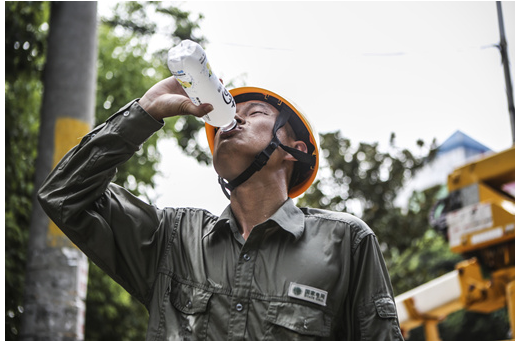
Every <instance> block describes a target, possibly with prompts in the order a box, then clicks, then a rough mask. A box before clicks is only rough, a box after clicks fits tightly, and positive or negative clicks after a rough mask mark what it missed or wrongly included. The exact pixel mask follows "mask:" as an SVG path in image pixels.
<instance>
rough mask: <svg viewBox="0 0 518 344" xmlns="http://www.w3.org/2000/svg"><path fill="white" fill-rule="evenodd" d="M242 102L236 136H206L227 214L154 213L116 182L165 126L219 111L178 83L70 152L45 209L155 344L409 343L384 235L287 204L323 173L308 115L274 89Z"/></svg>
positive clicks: (154, 91) (122, 113)
mask: <svg viewBox="0 0 518 344" xmlns="http://www.w3.org/2000/svg"><path fill="white" fill-rule="evenodd" d="M231 93H232V95H233V96H234V99H235V100H236V103H237V113H236V120H237V126H236V127H235V128H234V129H233V130H230V131H226V132H223V131H221V130H217V129H216V128H212V127H210V126H207V137H208V140H209V145H210V147H211V150H212V151H213V156H214V167H215V170H216V172H217V173H218V175H219V176H220V183H221V185H222V188H223V190H224V191H225V193H227V194H228V197H229V198H230V205H229V206H228V207H227V208H226V209H225V211H224V212H223V214H222V215H221V216H219V217H217V216H214V215H212V214H210V213H209V212H207V211H205V210H201V209H193V208H178V209H172V208H166V209H157V208H155V207H153V206H151V205H148V204H145V203H144V202H142V201H140V200H139V199H138V198H136V197H134V196H132V195H131V194H130V193H128V192H127V191H126V190H124V189H123V188H121V187H119V186H116V185H114V184H111V183H110V180H111V179H112V177H113V175H114V174H115V171H116V167H117V166H118V165H120V164H121V163H123V162H125V161H126V160H127V159H129V158H130V157H131V156H132V154H133V153H134V152H135V151H137V150H138V149H139V147H140V146H141V145H142V143H143V142H144V141H145V140H146V139H147V138H149V137H150V136H151V135H152V134H153V133H154V132H155V131H157V130H158V129H160V128H161V127H162V125H163V121H162V119H163V118H165V117H168V116H182V115H189V114H191V115H194V116H197V117H202V116H203V115H205V114H207V113H208V112H210V111H211V110H212V107H211V105H210V104H202V105H200V106H199V107H197V106H195V105H194V104H192V103H191V101H190V100H189V98H187V97H186V94H185V92H184V91H183V89H182V87H181V86H180V85H179V84H178V82H176V80H175V79H173V78H169V79H166V80H163V81H161V82H159V83H158V84H156V85H155V86H153V87H152V88H151V89H150V90H149V91H148V92H147V93H146V94H145V95H144V96H143V97H142V99H140V100H138V101H134V102H131V103H129V104H128V105H126V106H125V107H123V108H122V109H121V110H119V112H117V113H116V114H115V115H113V116H112V117H111V118H109V119H108V120H107V122H106V123H104V124H103V125H101V126H99V127H97V128H95V129H94V130H93V131H92V132H91V133H90V134H88V135H87V136H85V137H84V138H83V140H82V141H81V143H80V144H79V145H78V146H77V147H75V148H74V149H72V150H71V151H70V152H69V153H67V155H66V156H65V157H64V158H63V159H62V161H61V162H60V163H59V164H58V165H57V166H56V168H55V170H54V171H53V172H52V173H51V174H50V176H49V177H48V179H47V180H46V181H45V183H44V185H43V186H42V188H41V190H40V192H39V200H40V202H41V204H42V206H43V208H44V209H45V211H46V212H47V213H48V214H49V216H50V217H51V219H52V220H53V221H54V222H55V223H56V224H57V225H58V226H59V227H60V228H61V229H62V230H63V231H64V232H65V234H66V235H67V236H68V237H69V238H70V239H71V240H72V241H73V242H74V243H75V244H76V245H77V246H78V247H79V248H80V249H81V250H82V251H83V252H85V253H86V254H87V255H88V256H89V257H90V258H91V259H92V260H93V261H94V262H95V263H96V264H97V265H98V266H99V267H101V268H102V269H103V270H104V271H105V272H106V273H108V274H109V275H110V276H111V277H112V278H113V279H114V280H115V281H117V282H118V283H120V284H121V285H122V286H123V287H124V288H125V289H126V290H127V291H128V292H130V293H131V294H132V295H134V296H135V297H136V298H138V299H139V300H140V301H141V302H142V303H143V304H144V305H145V306H146V307H147V309H148V310H149V313H150V318H149V325H148V332H147V339H149V340H187V339H192V340H206V339H207V340H263V339H273V340H287V339H288V340H299V339H306V340H313V339H328V340H372V339H377V340H401V339H402V336H401V332H400V330H399V326H398V320H397V314H396V307H395V303H394V299H393V293H392V287H391V285H390V279H389V276H388V273H387V270H386V267H385V264H384V261H383V257H382V255H381V252H380V250H379V247H378V243H377V241H376V238H375V236H374V234H373V232H372V231H371V230H370V229H369V228H368V227H367V225H366V224H364V223H363V222H362V221H361V220H359V219H357V218H355V217H353V216H351V215H348V214H341V213H334V212H329V211H322V210H317V209H299V208H297V207H296V206H295V205H294V203H293V201H292V200H291V198H290V197H289V196H291V197H295V196H297V195H299V194H300V193H302V192H304V191H305V190H306V189H307V188H308V187H309V185H310V184H311V182H312V181H313V179H314V178H315V174H316V169H317V168H318V144H317V142H316V138H315V136H317V134H316V133H314V132H313V131H312V129H311V126H310V125H309V123H308V121H307V119H306V118H305V117H304V115H303V114H302V113H301V112H300V111H299V110H298V109H297V107H296V106H294V105H293V104H291V103H289V102H288V101H286V100H285V99H283V98H282V97H280V96H278V95H276V94H274V93H272V92H270V91H267V90H262V89H258V88H239V89H236V90H232V91H231ZM265 147H266V148H265ZM227 190H228V191H227ZM229 191H230V192H229ZM202 194H203V193H202V192H201V191H200V197H202Z"/></svg>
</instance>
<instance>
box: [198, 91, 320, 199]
mask: <svg viewBox="0 0 518 344" xmlns="http://www.w3.org/2000/svg"><path fill="white" fill-rule="evenodd" d="M229 92H230V94H231V95H232V97H234V100H235V101H236V104H237V103H242V102H245V101H249V100H260V101H264V102H267V103H269V104H271V105H273V106H274V107H275V108H277V109H278V110H280V111H281V109H283V108H285V107H284V106H287V108H288V109H290V110H291V112H292V114H291V116H289V119H288V123H289V124H290V126H291V127H292V129H293V131H294V132H295V136H296V137H297V140H302V141H304V143H305V144H306V146H307V148H308V155H310V156H311V157H312V159H309V160H310V161H311V162H310V163H307V162H306V163H301V162H300V161H297V162H295V167H294V171H293V175H292V181H291V183H290V187H289V190H288V196H289V197H291V198H295V197H298V196H300V195H301V194H302V193H304V192H305V191H306V190H307V189H308V188H309V187H310V186H311V184H312V183H313V181H314V180H315V177H316V175H317V171H318V160H319V140H318V133H317V132H316V131H315V130H314V128H313V126H312V125H311V123H310V121H309V120H308V118H307V117H306V116H305V115H304V113H303V112H302V111H301V109H300V108H299V107H298V106H297V105H295V103H293V102H290V101H288V100H286V99H285V98H283V97H281V96H279V95H278V94H276V93H274V92H271V91H268V90H265V89H263V88H258V87H239V88H234V89H232V90H230V91H229ZM293 114H295V116H293ZM216 131H217V127H213V126H211V125H210V124H207V123H205V132H206V134H207V141H208V143H209V147H210V151H211V153H213V154H214V138H215V136H216ZM301 153H302V152H301Z"/></svg>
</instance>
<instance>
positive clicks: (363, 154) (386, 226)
mask: <svg viewBox="0 0 518 344" xmlns="http://www.w3.org/2000/svg"><path fill="white" fill-rule="evenodd" d="M394 138H395V135H394V134H393V135H392V138H391V143H390V147H389V148H390V150H389V152H381V151H380V150H379V149H378V143H372V144H371V143H360V144H359V145H358V147H354V146H353V145H352V144H351V142H350V140H348V139H346V138H343V137H342V136H341V133H340V132H334V133H327V134H324V135H321V141H320V142H321V145H320V146H321V150H322V156H323V157H324V158H325V161H323V162H322V164H323V166H327V167H328V169H323V171H324V172H327V173H326V174H325V175H324V176H323V177H321V178H320V180H318V181H317V182H316V183H315V184H314V185H313V186H312V187H311V188H310V189H309V190H308V192H306V194H305V195H304V197H302V198H301V199H300V200H299V205H302V206H310V207H316V208H324V209H329V210H334V211H339V212H349V213H353V214H355V215H357V216H360V217H361V218H362V219H363V220H364V221H365V222H366V223H368V224H369V225H370V226H371V227H372V228H373V229H374V231H375V232H376V235H377V236H378V238H379V240H380V241H381V242H382V243H385V245H382V247H383V248H385V247H386V246H387V244H390V247H392V248H394V247H395V248H396V249H397V250H404V249H405V248H407V247H409V246H410V245H411V244H412V240H413V239H414V238H417V237H420V236H421V235H422V234H423V233H424V230H425V229H426V227H427V220H426V217H424V218H423V217H415V216H414V217H412V219H409V221H407V218H406V217H405V216H403V214H402V210H401V209H396V208H395V207H394V205H393V203H394V200H395V198H396V196H397V194H398V191H399V190H400V188H401V187H402V186H403V183H404V182H405V181H406V180H408V179H409V178H410V177H411V176H413V175H414V173H415V172H416V171H417V170H418V169H419V168H421V166H423V164H424V163H425V162H426V161H428V160H430V159H432V158H433V156H434V152H435V150H434V149H433V148H434V145H433V144H432V145H431V146H430V149H429V150H428V151H427V152H425V154H423V156H421V157H416V156H414V155H413V154H412V153H411V152H410V151H409V150H408V149H399V148H397V147H395V145H394V144H393V142H394ZM418 145H419V146H420V147H421V149H424V148H423V143H422V142H419V143H418ZM423 211H426V209H423ZM419 219H421V220H422V221H421V223H419V225H416V223H415V222H414V221H413V220H419ZM423 224H424V227H423ZM401 233H405V235H401ZM384 251H385V253H386V255H387V254H388V252H387V251H386V250H384ZM386 258H387V257H386Z"/></svg>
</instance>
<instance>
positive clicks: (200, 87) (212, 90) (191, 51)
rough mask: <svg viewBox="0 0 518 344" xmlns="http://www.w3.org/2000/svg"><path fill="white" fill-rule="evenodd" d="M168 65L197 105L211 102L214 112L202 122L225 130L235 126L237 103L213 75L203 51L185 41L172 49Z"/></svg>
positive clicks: (191, 42) (195, 44)
mask: <svg viewBox="0 0 518 344" xmlns="http://www.w3.org/2000/svg"><path fill="white" fill-rule="evenodd" d="M167 66H168V67H169V70H170V71H171V73H172V74H173V76H174V77H175V78H176V80H178V82H179V83H180V85H182V87H183V88H184V90H185V92H186V93H187V95H188V96H189V98H191V101H192V102H193V103H194V104H195V105H200V104H202V103H210V104H212V106H213V107H214V110H212V111H211V112H209V113H208V114H206V115H205V116H203V120H204V121H205V122H207V123H208V124H210V125H212V126H214V127H220V128H221V130H223V131H228V130H232V129H233V128H234V127H235V126H236V120H235V118H234V116H235V114H236V102H235V101H234V98H233V97H232V95H231V94H230V93H229V92H228V91H227V89H226V88H225V86H223V84H222V83H221V81H219V79H218V77H217V76H216V75H215V74H214V73H213V72H212V70H211V68H210V65H209V61H208V60H207V55H206V54H205V51H204V50H203V48H202V47H201V46H200V45H199V44H198V43H195V42H193V41H190V40H183V41H182V42H181V43H180V44H179V45H177V46H175V47H173V48H171V50H169V53H168V56H167Z"/></svg>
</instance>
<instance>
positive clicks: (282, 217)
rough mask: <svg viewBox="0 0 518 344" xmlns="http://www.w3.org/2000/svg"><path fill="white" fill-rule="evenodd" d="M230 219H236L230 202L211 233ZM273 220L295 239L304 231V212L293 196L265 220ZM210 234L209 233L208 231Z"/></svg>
mask: <svg viewBox="0 0 518 344" xmlns="http://www.w3.org/2000/svg"><path fill="white" fill-rule="evenodd" d="M230 221H236V220H235V218H234V214H233V213H232V209H231V207H230V204H229V205H228V206H227V207H226V208H225V210H223V212H222V213H221V216H220V217H219V219H218V220H217V221H216V223H215V224H214V227H213V228H212V230H211V231H209V233H211V232H213V231H216V230H218V229H219V228H221V227H224V225H225V224H227V223H229V222H230ZM268 221H273V222H275V223H277V224H278V225H279V226H280V227H281V228H282V229H284V230H285V231H287V232H289V233H291V234H293V236H294V237H295V239H299V238H300V237H301V236H302V234H303V233H304V213H303V212H302V210H300V209H299V208H297V207H296V206H295V203H294V202H293V200H292V199H291V198H288V199H287V200H286V202H284V203H283V205H282V206H281V207H280V208H279V209H277V211H276V212H275V213H274V214H273V215H272V216H271V217H270V218H269V219H268V220H266V221H265V222H268ZM207 234H208V233H207Z"/></svg>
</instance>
